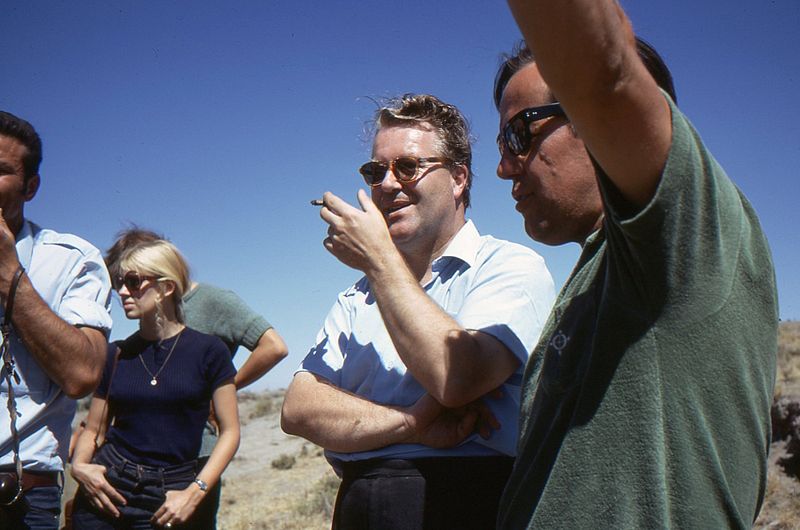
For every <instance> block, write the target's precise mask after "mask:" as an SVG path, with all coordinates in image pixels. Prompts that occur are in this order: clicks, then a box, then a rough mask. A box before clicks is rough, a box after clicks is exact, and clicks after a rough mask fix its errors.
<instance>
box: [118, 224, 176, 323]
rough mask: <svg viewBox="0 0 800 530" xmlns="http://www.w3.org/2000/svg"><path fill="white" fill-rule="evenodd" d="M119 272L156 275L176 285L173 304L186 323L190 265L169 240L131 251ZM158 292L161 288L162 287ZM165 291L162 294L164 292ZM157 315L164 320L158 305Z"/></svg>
mask: <svg viewBox="0 0 800 530" xmlns="http://www.w3.org/2000/svg"><path fill="white" fill-rule="evenodd" d="M119 270H120V271H134V272H137V273H139V274H141V275H144V276H156V277H157V278H158V279H159V281H163V280H168V281H171V282H172V283H173V284H174V285H175V289H174V290H173V291H172V295H171V296H172V302H173V304H174V306H175V316H176V318H177V319H178V322H180V323H181V324H184V323H185V322H184V314H183V295H184V294H185V293H186V292H187V291H188V290H189V288H190V286H191V283H190V280H189V265H188V264H187V263H186V258H184V257H183V255H182V254H181V252H180V251H179V250H178V249H177V247H175V245H173V244H172V243H170V242H169V241H166V240H164V239H158V240H156V241H152V242H149V243H142V244H140V245H136V246H135V247H133V248H131V249H129V250H128V251H127V252H125V253H124V254H123V255H122V258H120V261H119ZM159 289H161V287H160V284H159ZM162 292H163V291H162ZM157 310H158V314H157V316H159V317H161V319H163V309H162V308H161V307H160V306H157Z"/></svg>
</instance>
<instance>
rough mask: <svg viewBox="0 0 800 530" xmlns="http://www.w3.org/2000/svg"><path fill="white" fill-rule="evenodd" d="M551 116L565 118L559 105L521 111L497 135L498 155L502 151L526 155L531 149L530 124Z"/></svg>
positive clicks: (554, 104) (553, 104)
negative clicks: (506, 150)
mask: <svg viewBox="0 0 800 530" xmlns="http://www.w3.org/2000/svg"><path fill="white" fill-rule="evenodd" d="M553 116H566V114H565V113H564V109H563V108H561V104H559V103H550V104H548V105H542V106H541V107H530V108H527V109H522V110H521V111H519V112H518V113H516V114H514V116H513V117H512V118H511V119H510V120H508V123H506V126H505V127H503V130H502V131H500V134H498V135H497V148H498V149H500V154H503V151H504V149H508V151H509V152H510V153H511V154H512V155H515V156H519V155H521V154H523V153H526V152H527V151H528V149H530V148H531V141H532V140H533V133H532V132H531V123H533V122H536V121H539V120H543V119H545V118H550V117H553Z"/></svg>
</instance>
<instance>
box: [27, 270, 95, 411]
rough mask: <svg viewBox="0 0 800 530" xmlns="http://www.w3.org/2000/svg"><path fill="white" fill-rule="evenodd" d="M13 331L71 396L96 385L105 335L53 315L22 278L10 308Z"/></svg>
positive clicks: (78, 395)
mask: <svg viewBox="0 0 800 530" xmlns="http://www.w3.org/2000/svg"><path fill="white" fill-rule="evenodd" d="M12 318H13V323H14V329H15V331H16V332H17V334H18V336H19V338H20V340H21V341H22V343H23V344H24V345H25V347H26V348H27V350H28V351H29V352H30V353H31V355H32V356H33V358H34V359H35V360H36V362H37V364H38V365H39V366H40V367H41V368H42V369H43V370H44V371H45V373H47V375H48V377H50V379H52V380H53V381H54V382H55V383H56V384H57V385H58V386H59V387H61V389H62V390H63V391H64V392H65V393H66V394H67V395H69V396H70V397H76V398H77V397H82V396H84V395H86V394H88V393H89V392H91V391H92V390H94V388H95V387H96V386H97V384H98V382H99V381H100V376H101V375H102V371H103V364H104V361H105V355H106V340H105V337H104V335H103V334H102V333H101V332H100V331H97V330H94V329H91V328H76V327H75V326H72V325H70V324H68V323H67V322H65V321H64V320H63V319H61V318H60V317H59V316H58V315H56V314H55V313H54V312H53V311H52V310H51V309H50V307H49V306H48V305H47V304H46V303H45V302H44V300H42V298H41V297H40V296H39V294H38V293H37V292H36V291H35V289H34V288H33V285H32V284H31V282H30V280H29V278H28V276H27V275H23V276H22V279H21V280H20V282H19V287H18V288H17V293H16V297H15V301H14V309H13V317H12Z"/></svg>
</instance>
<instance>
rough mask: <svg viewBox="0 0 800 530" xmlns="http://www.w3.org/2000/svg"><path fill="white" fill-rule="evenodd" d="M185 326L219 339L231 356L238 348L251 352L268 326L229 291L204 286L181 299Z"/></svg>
mask: <svg viewBox="0 0 800 530" xmlns="http://www.w3.org/2000/svg"><path fill="white" fill-rule="evenodd" d="M183 311H184V313H185V316H186V325H187V326H189V327H190V328H192V329H196V330H197V331H200V332H202V333H207V334H209V335H214V336H216V337H219V338H220V339H222V342H224V343H225V345H226V346H228V349H229V350H230V351H231V355H233V354H234V353H236V349H237V348H238V347H239V346H244V347H245V348H247V349H248V350H250V351H252V350H253V348H255V347H256V344H258V341H259V339H260V338H261V335H263V334H264V332H266V331H267V330H268V329H270V328H271V327H272V326H271V325H270V323H269V322H267V321H266V319H264V317H262V316H261V315H259V314H258V313H256V312H255V311H253V310H252V309H250V307H249V306H248V305H247V304H246V303H245V302H244V301H243V300H242V299H241V298H239V296H238V295H237V294H236V293H234V292H233V291H228V290H225V289H220V288H219V287H214V286H213V285H208V284H205V283H201V284H198V285H197V287H195V288H194V289H192V290H191V291H189V292H188V293H187V294H186V295H185V296H184V297H183Z"/></svg>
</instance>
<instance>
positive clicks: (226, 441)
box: [197, 428, 239, 487]
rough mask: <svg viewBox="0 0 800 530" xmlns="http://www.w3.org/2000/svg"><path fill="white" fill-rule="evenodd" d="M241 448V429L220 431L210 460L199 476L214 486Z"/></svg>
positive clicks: (210, 485)
mask: <svg viewBox="0 0 800 530" xmlns="http://www.w3.org/2000/svg"><path fill="white" fill-rule="evenodd" d="M238 448H239V429H238V428H237V429H235V432H234V431H233V430H231V429H227V430H224V431H222V432H220V435H219V439H218V440H217V444H216V445H215V446H214V450H213V451H212V452H211V456H209V458H208V462H206V465H205V466H203V469H202V470H201V471H200V473H198V475H197V478H199V479H200V480H202V481H203V482H205V483H206V484H208V486H209V487H213V486H214V485H215V484H216V483H217V482H218V481H219V478H220V477H221V476H222V472H223V471H225V468H226V467H228V464H230V462H231V460H232V459H233V455H235V454H236V450H237V449H238Z"/></svg>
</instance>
